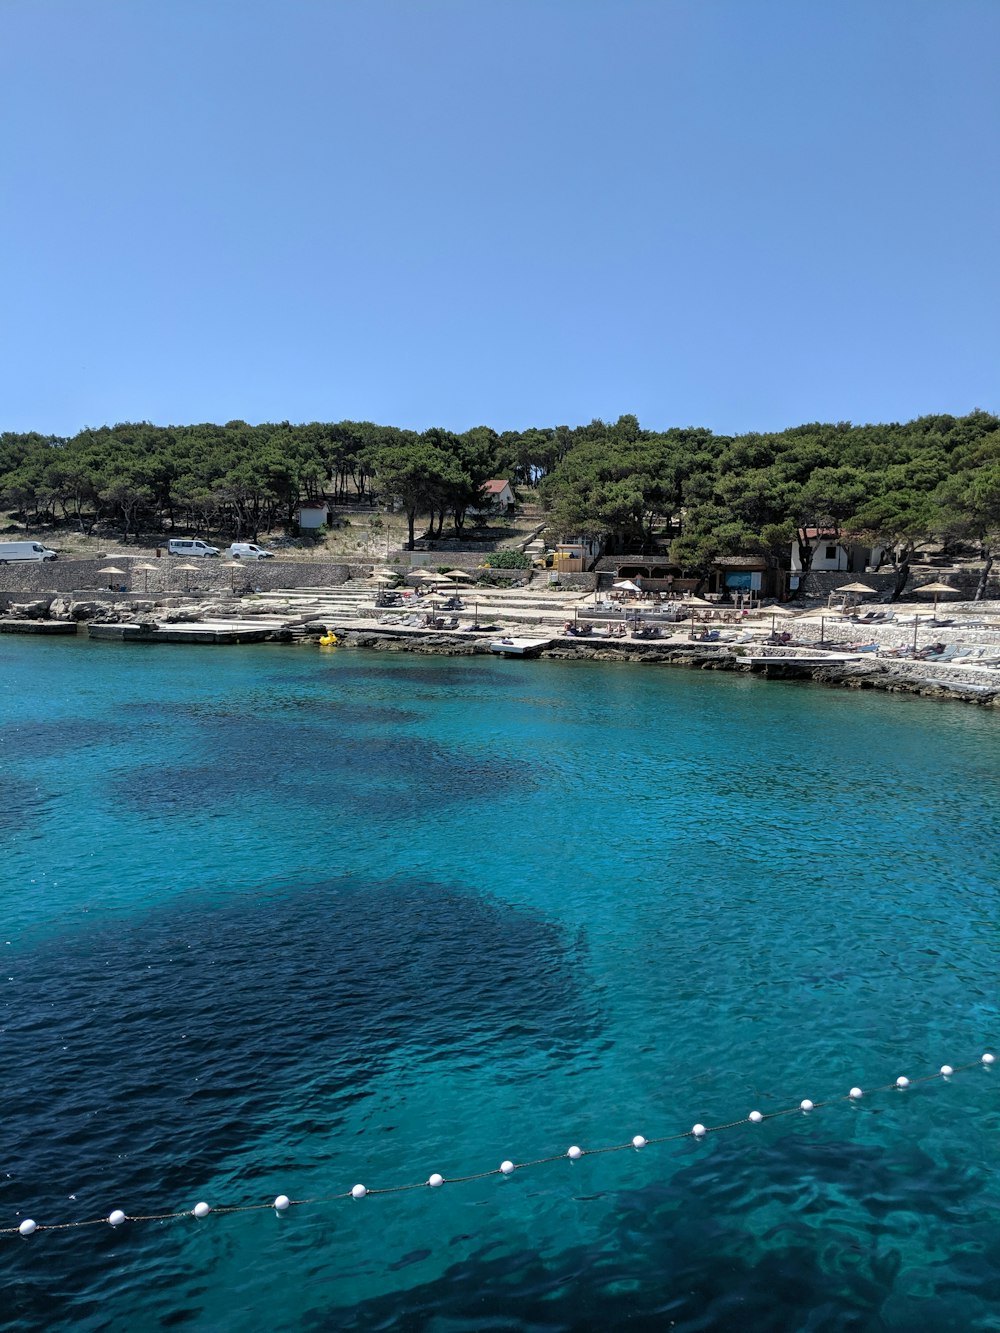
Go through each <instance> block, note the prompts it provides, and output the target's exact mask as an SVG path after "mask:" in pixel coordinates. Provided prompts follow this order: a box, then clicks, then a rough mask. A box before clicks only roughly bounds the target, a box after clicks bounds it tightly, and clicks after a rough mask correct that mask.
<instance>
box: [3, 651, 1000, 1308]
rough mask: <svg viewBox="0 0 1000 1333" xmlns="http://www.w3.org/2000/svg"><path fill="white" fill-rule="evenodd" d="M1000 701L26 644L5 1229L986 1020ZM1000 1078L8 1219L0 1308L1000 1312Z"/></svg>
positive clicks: (992, 1003) (527, 1127)
mask: <svg viewBox="0 0 1000 1333" xmlns="http://www.w3.org/2000/svg"><path fill="white" fill-rule="evenodd" d="M998 847H1000V718H998V717H997V716H995V715H994V714H992V713H989V712H987V711H985V710H979V709H975V708H971V707H962V706H959V705H957V704H955V705H934V704H929V703H927V702H925V701H919V700H909V699H897V698H885V697H877V696H872V695H867V694H866V695H857V694H855V693H853V692H837V691H827V690H823V689H820V688H817V687H812V686H789V685H777V684H768V683H764V682H760V681H756V680H749V679H735V678H732V677H729V676H724V677H720V676H719V675H717V674H715V673H686V672H682V671H676V670H669V669H656V668H645V667H623V666H616V665H607V666H602V665H597V664H556V663H538V662H536V663H519V662H493V661H486V662H484V661H481V660H468V659H454V660H428V659H421V658H416V657H409V656H400V657H398V658H397V657H395V656H375V655H365V654H362V653H360V652H348V651H344V650H336V651H334V652H320V651H318V650H315V649H311V648H279V647H268V646H262V647H257V648H251V647H248V648H238V649H212V648H205V647H192V648H184V647H179V646H176V647H175V646H169V647H162V648H150V647H145V646H142V645H120V644H96V643H89V642H86V641H68V642H67V641H62V642H55V641H51V642H44V641H32V640H29V639H25V640H18V639H11V638H7V639H5V640H0V853H2V861H0V865H2V877H0V904H2V916H0V923H2V924H0V950H2V961H3V964H4V965H3V967H2V969H0V984H2V985H3V987H4V990H3V992H2V1007H0V1050H2V1057H3V1100H2V1112H0V1125H2V1135H0V1143H2V1160H0V1227H12V1226H17V1225H18V1223H19V1222H20V1221H21V1220H22V1219H23V1218H24V1217H27V1216H30V1217H32V1218H34V1219H36V1220H37V1221H38V1222H40V1223H53V1222H73V1221H76V1220H85V1219H90V1218H95V1217H96V1218H99V1217H102V1216H106V1215H107V1214H108V1213H109V1212H110V1211H111V1209H113V1208H122V1209H124V1210H125V1211H126V1212H127V1213H128V1214H130V1215H131V1216H136V1215H144V1214H151V1213H162V1212H173V1211H177V1210H186V1209H189V1208H191V1207H192V1206H193V1205H194V1203H196V1202H197V1201H198V1200H199V1199H206V1200H208V1201H209V1202H210V1203H213V1204H215V1205H217V1206H223V1205H226V1204H240V1203H259V1202H267V1201H269V1200H271V1199H273V1198H274V1196H275V1195H276V1194H279V1193H286V1194H289V1195H291V1196H292V1197H293V1198H314V1197H317V1196H330V1195H334V1194H338V1193H342V1192H344V1191H346V1190H349V1189H350V1187H351V1186H352V1185H353V1184H355V1183H356V1182H358V1181H362V1182H364V1183H365V1184H366V1185H368V1186H369V1187H371V1188H377V1187H379V1186H383V1185H395V1184H404V1183H416V1182H420V1181H423V1180H426V1179H427V1177H428V1176H429V1175H430V1173H431V1172H432V1171H439V1172H441V1173H443V1174H444V1175H445V1176H446V1177H455V1176H459V1175H464V1174H469V1173H473V1172H476V1171H482V1170H492V1169H493V1168H495V1167H497V1166H498V1165H499V1163H500V1161H501V1160H502V1159H503V1158H506V1157H510V1158H512V1159H513V1160H515V1161H517V1162H527V1161H530V1160H533V1159H535V1158H539V1157H545V1156H549V1155H551V1154H562V1153H564V1152H565V1149H566V1148H567V1147H568V1146H569V1144H571V1143H578V1144H581V1145H582V1146H583V1147H584V1148H588V1147H590V1148H595V1147H599V1146H605V1145H612V1144H621V1143H624V1142H627V1141H629V1140H630V1139H631V1138H632V1136H633V1135H634V1134H637V1133H642V1134H644V1135H646V1136H647V1137H654V1136H659V1135H665V1134H671V1133H675V1132H680V1131H683V1130H686V1129H688V1128H689V1127H690V1126H691V1125H692V1124H694V1122H695V1121H702V1122H704V1123H706V1124H709V1125H714V1124H721V1123H725V1122H729V1121H737V1120H740V1121H742V1120H744V1119H745V1117H746V1115H747V1113H748V1112H749V1111H750V1110H751V1109H754V1108H755V1107H757V1108H759V1109H761V1110H763V1111H765V1112H766V1111H771V1110H778V1109H781V1108H785V1107H789V1106H794V1105H797V1103H798V1102H799V1101H800V1100H801V1099H802V1098H803V1097H810V1098H812V1099H813V1100H814V1101H819V1100H821V1099H825V1098H827V1097H830V1096H839V1095H842V1094H844V1093H846V1091H847V1090H848V1088H850V1087H851V1085H852V1084H855V1083H857V1084H860V1085H861V1086H862V1087H873V1086H875V1085H879V1084H885V1083H889V1082H891V1081H892V1080H894V1079H895V1077H896V1075H898V1074H901V1073H903V1074H908V1075H910V1076H911V1077H917V1076H919V1075H923V1074H928V1073H932V1072H934V1071H935V1070H937V1068H938V1067H939V1066H940V1065H941V1064H942V1063H945V1062H948V1063H951V1064H960V1063H965V1062H966V1061H975V1060H978V1057H979V1055H980V1054H981V1053H982V1052H983V1051H985V1050H990V1049H996V1043H997V1041H998V1036H1000V1034H998V1015H997V1001H998V994H1000V992H998V975H1000V968H998V964H1000V926H998V911H997V896H998V890H997V878H998V876H997V870H998V859H1000V854H998V850H997V849H998ZM998 1080H1000V1069H998V1070H996V1071H994V1070H988V1069H986V1068H982V1067H977V1068H975V1069H972V1070H969V1071H967V1072H964V1073H960V1074H958V1075H956V1076H955V1077H954V1078H953V1079H951V1080H949V1081H947V1082H945V1081H941V1080H937V1081H934V1082H933V1083H929V1084H924V1085H919V1086H915V1087H911V1088H909V1089H907V1090H906V1091H905V1092H884V1093H879V1094H875V1095H872V1096H869V1097H867V1098H865V1099H863V1100H862V1101H861V1103H859V1104H857V1105H855V1104H852V1103H849V1102H846V1101H840V1102H838V1103H837V1104H836V1105H834V1106H831V1107H827V1108H823V1109H820V1110H817V1111H814V1112H812V1113H810V1114H808V1115H806V1114H800V1113H796V1114H795V1115H793V1116H789V1117H786V1118H782V1119H778V1120H774V1121H768V1122H766V1123H765V1124H763V1125H760V1126H750V1125H747V1124H742V1125H740V1126H739V1127H738V1128H735V1129H733V1130H730V1131H726V1132H723V1133H719V1134H717V1135H712V1136H710V1137H709V1138H707V1139H705V1140H703V1141H697V1140H694V1139H693V1138H690V1137H688V1138H685V1139H684V1140H682V1141H681V1142H679V1143H672V1144H666V1145H650V1146H648V1147H646V1148H645V1149H643V1150H642V1151H641V1152H636V1151H633V1150H629V1151H627V1152H617V1153H610V1154H603V1155H598V1156H585V1157H584V1158H583V1159H581V1160H580V1161H578V1162H575V1163H571V1162H569V1161H568V1160H565V1159H561V1160H559V1161H557V1162H553V1163H550V1164H548V1165H544V1166H538V1167H533V1168H525V1169H523V1170H518V1171H516V1172H515V1173H514V1174H513V1175H512V1176H510V1177H509V1178H502V1177H500V1176H499V1175H493V1176H490V1177H489V1178H488V1179H485V1180H480V1181H475V1182H469V1183H465V1184H458V1183H452V1184H448V1185H446V1186H445V1187H444V1188H443V1189H439V1190H429V1189H426V1188H425V1189H417V1190H413V1191H411V1192H409V1193H403V1194H399V1195H390V1196H381V1197H380V1196H373V1197H371V1198H368V1199H365V1200H363V1201H361V1202H354V1201H352V1200H334V1201H330V1202H325V1203H315V1204H311V1205H309V1206H304V1207H301V1208H296V1209H293V1210H291V1211H290V1212H289V1213H288V1214H287V1215H286V1216H284V1217H278V1216H277V1215H276V1214H275V1212H274V1211H273V1210H272V1209H266V1210H263V1211H255V1212H247V1213H236V1214H218V1213H216V1214H213V1215H211V1216H210V1217H209V1218H207V1219H205V1220H203V1221H196V1220H195V1219H194V1218H191V1217H183V1218H180V1219H174V1220H170V1221H163V1222H130V1223H127V1224H126V1225H125V1226H123V1227H122V1228H120V1229H118V1230H115V1229H112V1228H111V1227H109V1226H103V1225H102V1226H99V1227H95V1228H85V1229H80V1230H66V1231H41V1232H39V1233H37V1234H36V1235H35V1236H33V1237H30V1238H28V1239H23V1238H21V1237H20V1236H18V1235H0V1292H2V1297H0V1300H2V1305H0V1327H4V1328H6V1327H11V1328H15V1327H16V1328H19V1329H24V1328H46V1329H58V1328H67V1329H69V1328H72V1329H83V1330H90V1329H95V1330H96V1329H105V1328H111V1329H118V1328H122V1329H124V1328H130V1329H146V1328H149V1329H156V1328H167V1327H190V1328H199V1329H212V1330H230V1329H231V1330H237V1329H253V1328H265V1327H266V1328H268V1329H292V1328H305V1329H316V1330H340V1329H358V1330H376V1329H379V1330H392V1329H426V1330H429V1331H431V1333H453V1331H455V1330H465V1329H483V1330H486V1329H489V1330H507V1329H511V1330H514V1329H517V1330H532V1331H534V1330H546V1331H548V1330H553V1331H554V1330H589V1329H609V1328H618V1327H622V1328H627V1329H634V1330H647V1329H657V1330H658V1329H664V1328H676V1329H680V1330H688V1331H690V1333H693V1331H694V1330H731V1329H750V1330H774V1331H775V1333H778V1330H782V1331H784V1330H788V1329H809V1330H827V1329H829V1330H834V1329H837V1330H841V1329H863V1330H883V1329H885V1330H889V1329H913V1328H920V1329H927V1330H932V1331H934V1330H939V1329H940V1330H944V1329H955V1330H966V1329H997V1328H1000V1227H998V1226H997V1225H996V1219H997V1208H998V1204H1000V1175H998V1173H997V1165H998V1163H997V1158H998V1145H1000V1134H998V1131H1000V1095H998V1093H1000V1082H998Z"/></svg>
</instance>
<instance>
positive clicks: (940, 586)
mask: <svg viewBox="0 0 1000 1333" xmlns="http://www.w3.org/2000/svg"><path fill="white" fill-rule="evenodd" d="M913 591H914V592H930V593H933V594H934V619H935V620H937V610H938V598H939V597H940V596H941V594H942V593H943V592H960V591H961V589H959V588H953V587H952V586H951V584H950V583H925V584H924V585H923V587H922V588H914V590H913Z"/></svg>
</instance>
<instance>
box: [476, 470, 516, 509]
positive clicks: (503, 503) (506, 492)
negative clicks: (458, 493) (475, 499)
mask: <svg viewBox="0 0 1000 1333" xmlns="http://www.w3.org/2000/svg"><path fill="white" fill-rule="evenodd" d="M481 494H482V497H483V498H482V500H481V501H480V502H479V504H478V505H477V506H476V512H477V513H480V514H483V513H486V512H487V511H488V510H490V509H499V510H501V511H502V512H503V513H505V514H507V513H509V512H510V511H511V510H512V509H513V508H514V505H515V503H516V501H515V499H514V491H513V488H512V487H511V484H510V482H509V481H505V480H503V479H502V478H500V477H495V478H494V479H493V480H492V481H484V482H483V488H482V492H481Z"/></svg>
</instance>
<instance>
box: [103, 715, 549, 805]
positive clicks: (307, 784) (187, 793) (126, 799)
mask: <svg viewBox="0 0 1000 1333" xmlns="http://www.w3.org/2000/svg"><path fill="white" fill-rule="evenodd" d="M195 738H196V741H197V746H198V750H199V752H200V753H201V754H205V755H211V762H210V763H209V762H208V761H207V760H201V761H199V762H195V763H191V764H184V763H170V764H164V763H156V764H148V765H144V766H142V767H128V768H122V769H119V770H118V771H117V772H116V774H115V776H114V778H113V780H112V782H111V784H110V788H111V793H112V795H113V797H114V800H115V801H116V802H117V803H118V804H119V805H120V806H121V808H123V809H130V810H133V811H134V812H136V813H138V814H142V815H148V816H153V817H156V816H160V815H164V814H168V813H173V812H181V813H189V814H192V815H193V814H201V813H227V812H230V811H231V810H232V801H233V794H234V792H237V793H238V794H239V795H240V797H241V799H245V798H246V796H247V792H246V789H245V786H244V785H243V782H244V780H245V776H246V775H247V774H250V775H252V776H254V778H255V780H258V781H260V782H261V783H262V784H263V785H262V786H261V788H260V794H261V795H264V794H265V793H266V796H267V798H268V800H269V801H270V802H272V803H273V802H275V801H281V802H287V803H290V804H293V805H294V804H306V805H308V806H310V807H312V808H316V809H319V810H322V811H324V812H332V813H334V814H336V815H338V816H343V815H345V814H350V815H352V816H354V815H357V814H358V813H361V814H364V815H365V816H366V818H368V817H370V816H371V814H372V811H373V808H374V807H373V800H372V789H373V788H374V789H375V791H376V792H377V793H379V794H380V795H381V796H382V797H383V799H384V800H385V801H386V802H389V801H391V811H392V813H393V814H394V815H395V816H396V817H402V816H407V815H412V814H414V813H419V812H420V811H421V810H426V809H427V808H428V805H429V804H433V805H435V806H444V805H446V804H451V803H465V804H468V802H469V801H470V799H471V794H473V793H475V792H481V793H483V799H484V800H491V801H492V800H495V799H496V797H497V796H498V795H502V794H506V793H508V792H510V791H512V790H525V791H526V790H530V789H532V788H534V787H536V786H537V784H538V783H539V782H540V781H542V780H543V775H542V774H541V773H540V772H539V770H538V766H537V765H536V766H535V767H534V768H533V769H532V770H531V771H529V770H528V769H526V768H525V767H524V766H523V765H519V764H517V763H516V762H515V760H514V759H513V758H508V757H507V756H505V755H503V754H483V753H482V752H480V751H476V752H473V751H472V750H471V749H465V748H461V747H454V748H449V747H447V746H445V745H443V744H441V743H438V742H435V741H430V740H426V739H423V738H421V737H419V736H413V735H404V734H389V735H386V734H385V733H384V732H382V731H379V730H374V731H373V732H371V733H369V734H365V733H360V734H356V735H352V734H350V733H349V732H347V731H345V730H344V729H343V727H342V726H340V725H339V719H338V718H337V716H336V715H331V716H323V717H319V718H316V719H315V720H314V721H313V722H311V723H310V724H308V725H306V724H305V723H303V724H301V725H298V724H289V722H288V721H287V720H284V719H275V718H255V717H245V716H244V717H232V718H225V719H218V718H214V719H209V720H206V721H204V722H202V723H201V724H200V725H199V726H198V729H197V732H196V737H195ZM290 754H296V755H300V756H303V759H302V762H301V763H298V764H294V765H289V763H288V756H289V755H290ZM359 774H363V775H364V781H365V785H366V787H367V790H366V791H362V790H361V788H360V786H359V781H358V778H359ZM387 808H388V807H387Z"/></svg>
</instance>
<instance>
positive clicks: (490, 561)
mask: <svg viewBox="0 0 1000 1333" xmlns="http://www.w3.org/2000/svg"><path fill="white" fill-rule="evenodd" d="M486 564H487V566H488V567H489V568H490V569H530V568H531V557H530V556H527V555H525V554H524V552H523V551H493V552H492V554H490V555H488V556H487V557H486Z"/></svg>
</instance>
